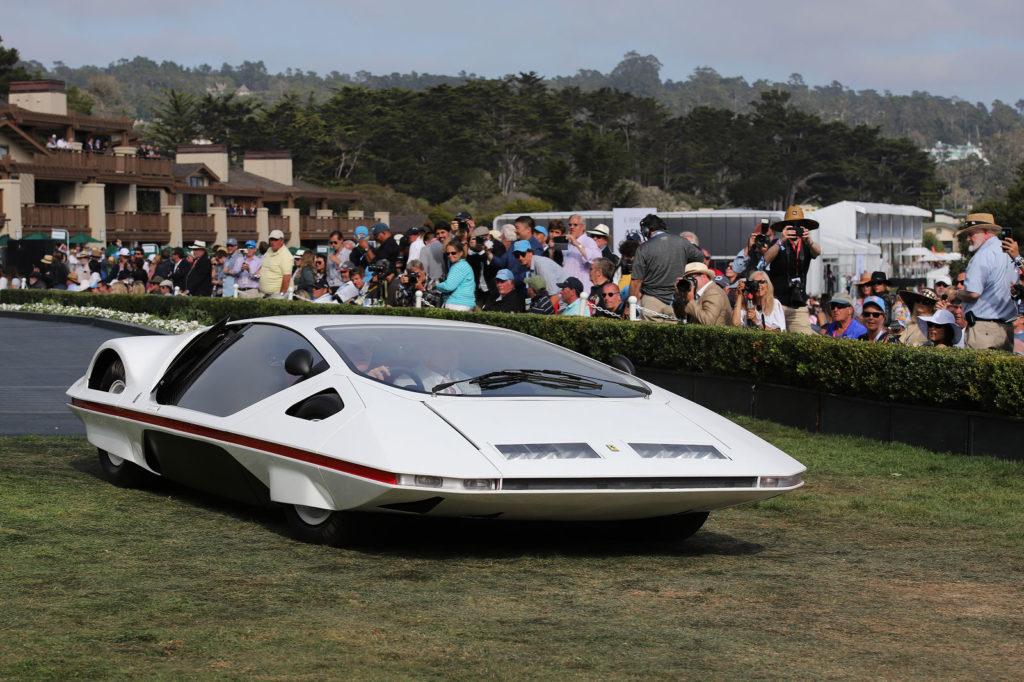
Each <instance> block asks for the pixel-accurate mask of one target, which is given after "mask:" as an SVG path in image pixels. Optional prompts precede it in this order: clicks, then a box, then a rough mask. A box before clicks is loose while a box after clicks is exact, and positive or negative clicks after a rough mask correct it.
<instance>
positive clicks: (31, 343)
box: [0, 315, 134, 436]
mask: <svg viewBox="0 0 1024 682" xmlns="http://www.w3.org/2000/svg"><path fill="white" fill-rule="evenodd" d="M83 322H84V324H83V323H73V322H58V321H53V320H45V319H20V318H17V317H13V316H10V315H0V435H2V436H12V435H28V434H34V435H74V436H84V435H85V427H83V426H82V422H80V421H78V419H77V418H75V416H74V415H73V414H71V410H69V409H68V408H67V405H66V403H67V396H66V395H64V392H65V391H66V390H67V389H68V386H70V385H71V384H73V383H74V382H75V381H76V380H77V379H78V378H79V377H81V376H82V375H83V374H85V370H86V369H88V367H89V361H90V360H91V359H92V355H93V353H95V352H96V348H98V347H99V345H100V344H101V343H103V342H104V341H106V340H107V339H113V338H117V337H119V336H129V335H131V334H132V333H133V332H134V330H119V329H109V328H102V327H97V326H93V325H92V324H89V321H88V320H83Z"/></svg>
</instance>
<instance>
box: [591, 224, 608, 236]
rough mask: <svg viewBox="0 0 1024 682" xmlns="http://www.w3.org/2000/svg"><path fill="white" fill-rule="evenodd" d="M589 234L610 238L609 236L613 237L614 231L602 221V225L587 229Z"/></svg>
mask: <svg viewBox="0 0 1024 682" xmlns="http://www.w3.org/2000/svg"><path fill="white" fill-rule="evenodd" d="M587 234H589V235H590V236H591V237H604V238H605V239H608V238H609V237H611V234H612V231H611V230H610V229H608V226H607V225H605V224H604V223H601V224H600V225H595V226H594V227H592V228H590V229H589V230H587Z"/></svg>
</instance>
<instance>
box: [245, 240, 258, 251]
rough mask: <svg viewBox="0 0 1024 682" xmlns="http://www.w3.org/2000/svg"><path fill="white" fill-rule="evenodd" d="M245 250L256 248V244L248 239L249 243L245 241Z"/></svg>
mask: <svg viewBox="0 0 1024 682" xmlns="http://www.w3.org/2000/svg"><path fill="white" fill-rule="evenodd" d="M245 248H247V249H255V248H256V242H255V241H253V240H252V239H250V240H249V241H247V242H246V243H245Z"/></svg>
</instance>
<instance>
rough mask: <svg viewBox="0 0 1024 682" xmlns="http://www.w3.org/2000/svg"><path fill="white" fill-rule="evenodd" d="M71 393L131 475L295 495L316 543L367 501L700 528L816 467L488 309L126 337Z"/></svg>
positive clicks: (295, 511)
mask: <svg viewBox="0 0 1024 682" xmlns="http://www.w3.org/2000/svg"><path fill="white" fill-rule="evenodd" d="M67 394H68V396H69V397H70V399H71V402H70V408H71V410H72V411H73V412H74V413H75V415H77V416H78V418H79V419H81V420H82V422H83V423H84V424H85V427H86V432H87V434H88V439H89V441H90V442H91V443H92V444H93V445H95V446H96V447H97V448H98V449H99V459H100V463H101V465H102V468H103V472H104V474H105V475H106V477H107V478H108V479H109V480H111V481H112V482H113V483H115V484H118V485H126V486H128V485H137V484H141V483H143V482H144V481H145V480H146V479H147V478H149V477H151V476H154V475H155V476H163V477H166V478H168V479H171V480H174V481H178V482H181V483H184V484H186V485H188V486H191V487H194V488H198V489H201V490H205V491H209V492H213V493H217V494H220V495H224V496H227V497H230V498H233V499H236V500H241V501H245V502H251V503H256V504H264V505H278V506H281V507H283V508H284V511H285V515H286V517H287V519H288V522H289V526H290V527H291V529H292V530H293V533H294V535H295V536H296V537H297V538H299V539H301V540H305V541H307V542H324V543H329V544H335V545H338V544H344V543H346V542H348V541H349V540H350V539H351V537H352V532H353V531H354V530H355V528H354V526H353V524H358V515H355V514H352V513H350V512H353V511H363V512H366V511H372V512H388V513H392V514H407V515H427V516H446V517H479V518H492V519H536V520H606V519H607V520H615V519H619V520H625V519H645V518H657V517H667V518H668V522H667V524H668V526H669V528H671V529H672V532H673V533H675V534H676V537H678V538H683V537H687V536H689V535H692V534H693V533H695V532H696V531H697V530H698V529H699V528H700V527H701V525H702V524H703V523H704V520H705V519H706V518H707V516H708V512H710V511H713V510H715V509H721V508H723V507H729V506H732V505H737V504H742V503H744V502H752V501H756V500H764V499H767V498H770V497H774V496H776V495H778V494H780V493H782V492H785V491H787V490H793V489H795V488H798V487H800V486H801V485H802V484H803V480H802V473H803V471H804V467H803V465H801V464H800V463H799V462H797V461H796V460H794V459H792V458H791V457H789V456H788V455H786V454H785V453H783V452H782V451H780V450H778V449H777V448H775V447H773V446H771V445H769V444H768V443H766V442H764V441H763V440H761V439H760V438H758V437H756V436H754V435H753V434H751V433H750V432H748V431H746V430H744V429H742V428H740V427H739V426H736V425H735V424H733V423H732V422H730V421H728V420H727V419H725V418H723V417H720V416H718V415H717V414H715V413H713V412H710V411H709V410H706V409H704V408H702V407H700V406H698V405H695V404H694V403H692V402H689V401H687V400H684V399H683V398H680V397H679V396H676V395H674V394H672V393H669V392H668V391H665V390H662V389H660V388H658V387H657V386H653V385H650V384H647V383H645V382H643V381H641V380H640V379H638V378H636V377H635V376H632V375H631V374H630V373H627V372H625V371H620V370H618V369H614V368H612V367H610V366H608V365H605V364H602V363H600V362H597V361H595V360H592V359H590V358H588V357H586V356H583V355H580V354H578V353H574V352H571V351H569V350H566V349H564V348H561V347H559V346H556V345H553V344H550V343H547V342H545V341H541V340H539V339H536V338H534V337H531V336H527V335H524V334H520V333H517V332H511V331H508V330H504V329H498V328H494V327H487V326H482V325H475V324H469V323H458V322H449V321H440V320H427V319H420V318H416V319H413V318H402V317H383V316H381V317H374V316H362V315H360V316H343V315H323V316H320V315H296V316H283V317H268V318H261V319H254V320H247V321H238V322H227V321H226V320H225V321H222V322H220V323H218V324H215V325H213V326H212V327H209V328H206V329H204V330H200V331H197V332H193V333H190V334H184V335H181V336H145V337H131V338H121V339H114V340H111V341H108V342H106V343H104V344H103V345H102V346H100V348H99V349H98V350H97V351H96V354H95V356H94V357H93V360H92V363H91V364H90V366H89V369H88V372H87V373H86V375H85V376H83V377H82V378H81V379H79V380H78V381H76V382H75V383H74V385H72V386H71V387H70V388H69V389H68V392H67Z"/></svg>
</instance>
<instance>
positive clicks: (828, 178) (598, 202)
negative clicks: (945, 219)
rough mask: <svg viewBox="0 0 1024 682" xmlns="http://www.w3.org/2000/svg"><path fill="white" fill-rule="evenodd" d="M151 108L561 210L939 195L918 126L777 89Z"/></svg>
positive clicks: (370, 177)
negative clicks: (868, 118) (824, 115)
mask: <svg viewBox="0 0 1024 682" xmlns="http://www.w3.org/2000/svg"><path fill="white" fill-rule="evenodd" d="M153 121H154V122H153V123H152V124H151V125H150V126H149V128H148V134H149V135H150V136H152V138H153V139H154V140H155V141H156V142H157V143H159V144H160V145H162V146H164V147H165V148H174V147H176V146H178V145H181V144H187V143H190V142H191V141H193V140H195V139H207V140H210V141H212V142H217V143H225V144H227V145H228V147H229V149H230V150H231V152H232V153H233V154H236V155H237V154H240V153H241V152H242V151H243V150H246V149H250V150H253V149H260V150H267V149H287V150H289V151H291V152H292V155H293V162H294V168H295V172H296V174H297V175H299V176H301V177H304V178H305V179H306V180H309V181H311V182H316V183H320V184H325V185H331V186H342V185H351V184H360V183H373V184H379V185H386V186H389V187H392V188H394V189H395V190H397V191H399V192H403V193H405V194H409V195H412V196H414V197H423V198H424V199H426V200H427V201H428V202H430V203H432V204H437V203H440V202H443V201H445V200H447V199H449V198H450V197H452V196H455V195H457V194H458V193H459V192H460V190H463V191H464V189H465V188H466V187H467V186H476V187H478V188H480V187H481V186H482V189H480V190H479V191H482V192H483V193H484V194H486V193H488V192H489V193H490V194H495V195H514V194H517V193H525V194H528V195H531V196H534V197H539V198H541V199H543V200H545V201H547V202H549V203H550V204H551V205H552V206H555V207H558V208H564V209H570V208H577V209H597V208H608V207H610V206H613V205H628V204H630V203H633V202H635V201H636V200H637V198H638V197H637V196H636V192H637V190H638V188H644V187H654V188H657V189H659V190H660V191H661V192H664V193H668V194H670V195H673V196H675V197H677V198H679V199H680V200H681V201H683V202H684V203H688V204H690V205H693V206H714V207H739V206H752V207H763V208H784V207H785V206H787V205H789V204H793V203H823V204H827V203H831V202H833V201H839V200H842V199H851V198H855V199H860V200H864V201H881V202H893V203H912V204H927V203H929V201H931V200H932V198H933V197H934V196H936V195H937V192H938V190H939V187H938V185H937V182H936V179H935V169H934V165H933V164H932V162H931V160H930V159H929V158H928V156H927V155H926V154H925V153H924V152H922V151H920V150H919V149H917V148H916V146H915V145H914V144H913V143H912V142H911V141H910V140H907V139H891V138H886V137H884V136H883V135H882V134H881V132H880V131H879V130H878V129H877V128H873V127H869V126H864V125H858V126H850V125H847V124H845V123H841V122H837V121H833V122H826V121H823V120H822V119H821V117H819V116H817V115H815V114H811V113H808V112H805V111H802V110H800V109H798V108H797V107H795V106H794V105H793V103H792V102H791V101H790V96H789V94H788V93H785V92H777V91H770V92H766V93H762V95H761V96H760V97H759V98H758V99H757V100H756V101H755V102H752V103H751V106H750V112H749V113H737V112H734V111H731V110H728V109H723V108H716V107H707V106H701V107H697V108H695V109H693V110H691V111H689V112H688V113H686V114H684V115H678V116H675V115H672V114H671V113H670V112H669V111H668V110H667V109H666V107H665V106H664V105H662V104H660V103H659V102H658V101H656V100H654V99H652V98H649V97H639V96H636V95H632V94H629V93H626V92H622V91H619V90H613V89H611V88H602V89H599V90H592V91H584V90H582V89H580V88H578V87H575V86H571V87H564V88H560V89H557V90H555V89H552V88H550V87H548V85H547V84H546V83H545V82H544V81H543V79H541V78H540V77H538V76H537V75H536V74H533V73H529V74H525V73H524V74H519V75H518V76H515V77H510V78H505V79H489V80H484V79H477V80H472V81H469V82H467V83H465V84H462V85H457V86H451V85H438V86H434V87H430V88H427V89H425V90H421V91H410V90H406V89H402V88H388V89H380V90H371V89H368V88H361V87H344V88H341V89H339V90H337V91H336V92H335V93H334V94H333V95H332V96H331V97H330V98H328V99H327V100H326V101H323V102H319V101H317V100H316V99H315V98H314V97H311V96H307V97H306V98H302V97H300V96H299V95H297V94H295V93H290V94H287V95H285V96H284V97H282V98H280V99H278V100H277V101H275V102H273V103H271V104H261V103H259V102H257V101H255V100H252V99H249V98H242V97H238V96H237V95H234V94H227V95H214V94H210V93H207V94H205V95H202V96H195V95H192V94H190V93H187V92H183V91H178V90H167V91H165V93H164V95H163V97H162V99H161V100H160V101H159V103H158V105H157V106H156V107H155V108H154V110H153ZM236 160H237V159H236Z"/></svg>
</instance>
